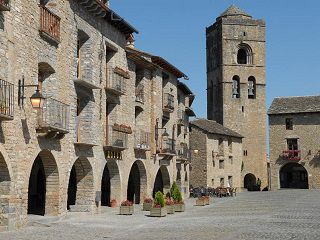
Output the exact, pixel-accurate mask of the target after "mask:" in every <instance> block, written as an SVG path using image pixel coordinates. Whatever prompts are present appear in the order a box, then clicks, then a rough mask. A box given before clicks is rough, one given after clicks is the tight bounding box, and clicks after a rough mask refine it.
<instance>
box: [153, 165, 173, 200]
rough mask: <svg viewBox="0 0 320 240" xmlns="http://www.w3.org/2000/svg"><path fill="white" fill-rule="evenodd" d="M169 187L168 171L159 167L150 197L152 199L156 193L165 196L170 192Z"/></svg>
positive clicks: (163, 167)
mask: <svg viewBox="0 0 320 240" xmlns="http://www.w3.org/2000/svg"><path fill="white" fill-rule="evenodd" d="M170 186H171V184H170V175H169V171H168V169H167V167H166V166H161V167H160V168H159V170H158V172H157V175H156V179H155V181H154V185H153V193H152V196H153V197H154V195H155V193H156V192H158V191H160V192H162V193H164V194H166V193H167V192H169V191H170Z"/></svg>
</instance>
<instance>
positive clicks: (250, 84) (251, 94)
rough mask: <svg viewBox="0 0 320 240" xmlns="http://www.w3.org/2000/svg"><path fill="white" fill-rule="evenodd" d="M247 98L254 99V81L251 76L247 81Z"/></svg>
mask: <svg viewBox="0 0 320 240" xmlns="http://www.w3.org/2000/svg"><path fill="white" fill-rule="evenodd" d="M248 98H249V99H255V98H256V79H255V78H254V77H252V76H251V77H249V79H248Z"/></svg>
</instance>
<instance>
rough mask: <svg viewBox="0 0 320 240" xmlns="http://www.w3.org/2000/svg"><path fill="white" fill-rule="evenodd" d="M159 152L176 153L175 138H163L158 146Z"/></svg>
mask: <svg viewBox="0 0 320 240" xmlns="http://www.w3.org/2000/svg"><path fill="white" fill-rule="evenodd" d="M160 154H164V155H166V154H167V155H175V154H176V147H175V140H173V139H168V140H166V141H164V140H163V141H162V145H161V148H160Z"/></svg>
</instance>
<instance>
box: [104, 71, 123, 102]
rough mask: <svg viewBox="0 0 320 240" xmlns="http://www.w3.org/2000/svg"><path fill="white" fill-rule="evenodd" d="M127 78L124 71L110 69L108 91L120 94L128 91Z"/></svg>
mask: <svg viewBox="0 0 320 240" xmlns="http://www.w3.org/2000/svg"><path fill="white" fill-rule="evenodd" d="M126 78H128V76H125V74H124V73H122V72H121V71H119V70H117V69H109V70H108V78H107V86H106V92H109V93H111V94H113V95H116V96H120V95H124V94H125V92H126Z"/></svg>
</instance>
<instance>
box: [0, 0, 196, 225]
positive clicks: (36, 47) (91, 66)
mask: <svg viewBox="0 0 320 240" xmlns="http://www.w3.org/2000/svg"><path fill="white" fill-rule="evenodd" d="M39 19H40V21H39ZM134 33H137V30H136V29H135V28H134V27H132V26H131V25H130V24H129V23H128V22H126V21H124V20H123V19H122V18H121V17H120V16H119V15H118V14H117V13H115V12H114V11H112V10H111V9H110V8H109V7H108V2H107V1H98V0H77V1H76V0H69V1H61V0H59V1H58V0H47V1H44V0H40V2H39V1H38V0H31V1H26V0H22V1H16V0H5V1H0V42H1V44H0V60H1V61H0V79H1V81H0V93H1V95H0V118H1V126H0V153H1V154H0V228H1V230H3V229H14V228H19V227H21V226H24V225H25V224H26V223H27V221H28V216H29V214H38V215H53V216H63V215H65V214H66V213H67V211H68V210H69V211H81V212H93V213H94V212H97V211H99V209H100V208H101V205H102V206H108V205H109V203H110V200H111V199H116V200H117V202H118V203H120V201H122V200H125V199H129V200H132V201H134V202H135V203H140V201H141V199H143V198H144V197H148V196H151V195H152V193H153V191H154V190H163V191H167V190H168V189H169V187H170V185H171V184H172V182H173V181H174V180H176V179H177V175H178V173H179V174H180V176H181V181H180V183H179V184H180V186H181V188H182V189H186V186H188V185H189V183H188V171H189V162H190V161H189V158H188V157H185V155H183V154H182V155H183V156H182V157H181V156H179V154H176V153H177V152H176V150H177V149H176V146H181V143H184V144H186V145H185V146H188V141H189V140H188V131H182V133H183V134H181V131H180V135H179V126H180V124H179V121H178V120H179V117H178V115H179V114H178V112H179V111H178V109H183V110H187V109H188V111H186V114H189V115H192V111H191V112H190V111H189V109H190V106H191V104H192V100H193V98H194V96H193V95H192V93H191V91H189V92H188V90H186V89H187V88H186V87H183V85H184V84H183V83H181V82H179V80H178V79H179V78H185V79H187V76H186V75H185V74H184V73H182V72H181V71H180V70H179V69H177V68H176V67H175V66H173V65H172V64H170V63H169V62H168V61H166V60H165V59H163V58H161V57H158V56H153V55H151V54H146V53H143V52H141V51H138V50H135V49H134V38H133V34H134ZM36 90H37V91H36ZM35 91H36V93H35ZM33 94H34V95H33ZM39 95H40V96H41V95H42V96H44V98H45V99H41V98H39ZM31 96H33V97H36V98H34V99H33V100H34V101H33V103H34V107H36V106H35V104H36V103H37V102H36V101H35V100H38V101H39V102H40V103H41V104H40V105H41V106H38V108H37V109H36V108H33V107H32V106H31V104H30V101H29V98H30V97H31ZM178 99H181V101H180V100H179V101H178ZM39 102H38V103H39ZM42 104H43V105H42ZM184 117H185V118H184V119H185V121H186V123H185V125H186V126H187V124H188V123H187V121H188V117H187V116H184ZM184 136H186V137H184ZM183 153H184V152H183ZM186 191H188V189H186Z"/></svg>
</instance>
